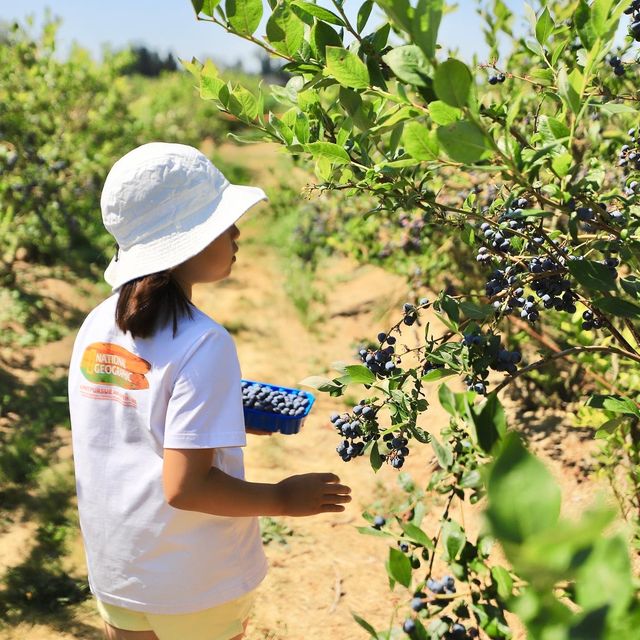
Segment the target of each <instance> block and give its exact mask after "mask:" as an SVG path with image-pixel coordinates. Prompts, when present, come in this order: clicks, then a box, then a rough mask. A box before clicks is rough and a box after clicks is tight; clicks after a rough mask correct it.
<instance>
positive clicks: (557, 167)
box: [551, 152, 573, 178]
mask: <svg viewBox="0 0 640 640" xmlns="http://www.w3.org/2000/svg"><path fill="white" fill-rule="evenodd" d="M551 166H552V167H553V170H554V171H555V172H556V173H557V174H558V175H559V176H560V177H561V178H564V177H565V176H566V175H567V174H568V173H569V171H571V167H572V166H573V156H572V155H571V154H570V153H569V152H567V153H561V154H560V155H559V156H555V157H554V158H553V160H552V161H551Z"/></svg>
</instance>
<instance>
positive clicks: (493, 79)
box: [489, 73, 507, 84]
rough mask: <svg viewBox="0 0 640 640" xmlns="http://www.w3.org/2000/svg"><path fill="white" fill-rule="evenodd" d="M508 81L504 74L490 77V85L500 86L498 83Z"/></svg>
mask: <svg viewBox="0 0 640 640" xmlns="http://www.w3.org/2000/svg"><path fill="white" fill-rule="evenodd" d="M506 79H507V78H506V76H505V75H504V73H497V74H496V75H490V76H489V84H498V83H501V84H502V83H503V82H504V81H505V80H506Z"/></svg>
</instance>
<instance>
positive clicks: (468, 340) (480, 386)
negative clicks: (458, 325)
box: [462, 333, 522, 395]
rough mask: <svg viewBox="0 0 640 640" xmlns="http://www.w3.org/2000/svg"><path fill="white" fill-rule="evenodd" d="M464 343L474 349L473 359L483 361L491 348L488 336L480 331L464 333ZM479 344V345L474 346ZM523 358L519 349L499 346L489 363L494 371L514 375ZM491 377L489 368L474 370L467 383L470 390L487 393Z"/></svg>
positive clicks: (466, 379) (467, 378) (466, 380)
mask: <svg viewBox="0 0 640 640" xmlns="http://www.w3.org/2000/svg"><path fill="white" fill-rule="evenodd" d="M462 344H464V345H466V346H468V347H470V348H471V349H473V351H472V355H473V356H475V357H474V358H473V360H478V361H483V360H484V359H485V354H486V350H487V348H489V341H488V340H487V337H486V336H483V335H481V334H479V333H473V334H471V333H465V334H463V339H462ZM474 345H477V346H474ZM521 360H522V354H521V353H520V352H519V351H509V350H508V349H503V348H502V347H499V348H498V351H497V352H496V354H495V355H494V357H493V358H492V360H491V362H490V363H489V368H490V369H493V370H494V371H504V372H506V373H509V374H511V375H513V374H514V373H515V372H516V371H517V370H518V367H517V366H516V365H517V364H518V362H520V361H521ZM488 377H489V369H487V368H483V369H482V370H481V371H477V372H474V374H473V375H468V376H466V377H465V383H466V385H467V389H468V390H469V391H475V392H476V393H479V394H482V395H484V394H486V393H487V383H486V380H487V378H488Z"/></svg>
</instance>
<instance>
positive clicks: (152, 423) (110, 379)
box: [69, 292, 268, 614]
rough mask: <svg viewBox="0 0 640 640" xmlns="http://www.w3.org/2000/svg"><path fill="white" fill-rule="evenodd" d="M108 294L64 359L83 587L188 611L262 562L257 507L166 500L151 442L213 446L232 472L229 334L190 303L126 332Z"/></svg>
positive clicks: (252, 574) (238, 585)
mask: <svg viewBox="0 0 640 640" xmlns="http://www.w3.org/2000/svg"><path fill="white" fill-rule="evenodd" d="M118 296H119V292H116V293H114V294H113V295H111V296H110V297H109V298H107V299H106V300H105V301H103V302H102V303H100V304H99V305H98V306H97V307H96V308H95V309H93V311H91V313H89V315H88V316H87V318H86V319H85V321H84V322H83V324H82V326H81V328H80V330H79V332H78V335H77V336H76V340H75V343H74V347H73V354H72V356H71V363H70V367H69V412H70V417H71V433H72V442H73V458H74V464H75V476H76V488H77V495H78V511H79V516H80V527H81V531H82V536H83V541H84V547H85V553H86V559H87V568H88V574H89V586H90V588H91V592H92V593H93V594H94V595H95V596H96V597H97V598H99V599H100V600H102V601H103V602H106V603H108V604H113V605H117V606H121V607H126V608H128V609H133V610H135V611H148V612H151V613H176V614H180V613H191V612H194V611H198V610H201V609H207V608H209V607H213V606H215V605H217V604H221V603H223V602H226V601H228V600H231V599H233V598H237V597H239V596H241V595H243V594H245V593H247V592H248V591H250V590H252V589H254V588H255V587H257V586H258V585H259V584H260V582H262V580H263V579H264V577H265V576H266V573H267V569H268V563H267V559H266V556H265V554H264V550H263V548H262V540H261V535H260V528H259V523H258V518H257V517H223V516H214V515H209V514H205V513H199V512H194V511H185V510H180V509H175V508H174V507H171V506H170V505H169V504H168V503H167V501H166V499H165V496H164V491H163V485H162V459H163V448H164V447H167V448H180V449H192V448H193V449H198V448H209V447H212V448H215V452H214V457H213V461H212V464H213V466H215V467H217V468H219V469H221V470H223V471H224V472H225V473H227V474H229V475H231V476H234V477H236V478H241V479H244V477H245V476H244V461H243V452H242V449H241V447H244V446H246V433H245V425H244V416H243V408H242V388H241V384H240V382H241V378H242V375H241V371H240V364H239V362H238V356H237V352H236V348H235V344H234V342H233V338H232V337H231V335H230V334H229V333H228V332H227V331H226V329H224V327H222V326H221V325H220V324H218V323H217V322H215V321H214V320H212V319H211V318H210V317H209V316H207V315H206V314H204V313H203V312H201V311H200V310H198V309H196V308H195V307H194V308H193V320H191V319H189V317H188V316H183V317H182V318H180V319H179V322H178V331H177V333H176V336H175V338H174V337H173V322H172V321H169V322H168V323H167V324H166V326H165V327H163V328H162V329H159V330H158V331H157V332H156V334H155V335H154V336H153V337H152V338H148V339H142V338H136V339H133V338H132V337H131V334H130V333H126V334H124V333H122V331H120V329H118V327H117V325H116V323H115V311H116V303H117V300H118Z"/></svg>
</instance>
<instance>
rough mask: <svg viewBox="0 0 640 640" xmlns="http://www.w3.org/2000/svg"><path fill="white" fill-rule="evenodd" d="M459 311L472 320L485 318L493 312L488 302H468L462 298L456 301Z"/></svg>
mask: <svg viewBox="0 0 640 640" xmlns="http://www.w3.org/2000/svg"><path fill="white" fill-rule="evenodd" d="M458 306H459V307H460V311H462V313H463V314H464V315H465V316H466V317H467V318H471V319H472V320H485V319H486V318H489V317H490V316H492V315H493V314H494V311H495V310H494V308H493V306H492V305H490V304H476V303H475V302H469V301H468V300H463V301H461V302H459V303H458Z"/></svg>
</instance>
